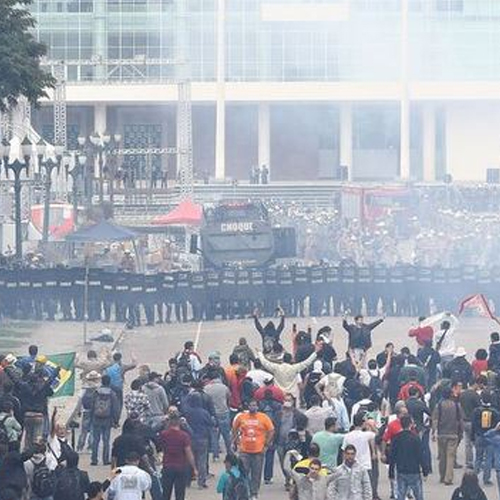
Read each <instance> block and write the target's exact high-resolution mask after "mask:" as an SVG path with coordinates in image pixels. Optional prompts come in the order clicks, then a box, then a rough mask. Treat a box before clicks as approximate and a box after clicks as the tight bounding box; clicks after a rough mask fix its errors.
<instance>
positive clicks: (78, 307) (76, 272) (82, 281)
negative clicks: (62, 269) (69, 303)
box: [70, 267, 88, 321]
mask: <svg viewBox="0 0 500 500" xmlns="http://www.w3.org/2000/svg"><path fill="white" fill-rule="evenodd" d="M70 274H71V275H72V286H71V288H70V291H71V292H72V299H73V305H74V307H75V319H76V321H83V319H84V316H85V313H86V312H87V313H88V296H87V297H86V296H85V295H86V291H85V289H86V287H87V281H88V275H87V270H86V269H85V268H84V267H75V268H73V269H71V270H70ZM85 299H87V303H85Z"/></svg>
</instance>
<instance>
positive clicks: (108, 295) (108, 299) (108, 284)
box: [101, 271, 116, 323]
mask: <svg viewBox="0 0 500 500" xmlns="http://www.w3.org/2000/svg"><path fill="white" fill-rule="evenodd" d="M115 277H116V273H112V272H110V271H103V273H102V275H101V283H102V309H103V313H104V321H105V322H106V323H108V322H109V321H111V310H112V308H113V303H114V300H115V293H116V292H115Z"/></svg>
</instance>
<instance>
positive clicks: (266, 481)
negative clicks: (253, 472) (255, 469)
mask: <svg viewBox="0 0 500 500" xmlns="http://www.w3.org/2000/svg"><path fill="white" fill-rule="evenodd" d="M264 484H273V480H272V479H264Z"/></svg>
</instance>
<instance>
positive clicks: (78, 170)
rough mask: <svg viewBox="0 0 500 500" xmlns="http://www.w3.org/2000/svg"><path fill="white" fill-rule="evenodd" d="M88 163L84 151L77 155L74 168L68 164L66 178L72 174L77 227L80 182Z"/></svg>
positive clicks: (75, 224)
mask: <svg viewBox="0 0 500 500" xmlns="http://www.w3.org/2000/svg"><path fill="white" fill-rule="evenodd" d="M86 163H87V156H86V155H85V154H83V153H82V154H79V155H77V157H76V162H75V164H74V165H73V168H72V169H70V168H69V165H66V178H67V177H68V176H70V177H71V179H72V181H73V185H72V186H71V198H72V199H71V202H72V203H73V225H74V226H75V228H76V226H77V225H78V182H79V181H80V179H82V178H83V177H84V172H85V164H86Z"/></svg>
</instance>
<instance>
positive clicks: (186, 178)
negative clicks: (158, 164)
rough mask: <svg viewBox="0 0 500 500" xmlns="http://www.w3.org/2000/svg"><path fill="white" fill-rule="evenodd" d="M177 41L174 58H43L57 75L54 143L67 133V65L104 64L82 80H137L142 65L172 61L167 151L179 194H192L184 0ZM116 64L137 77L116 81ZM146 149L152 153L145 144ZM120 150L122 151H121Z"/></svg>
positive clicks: (178, 13) (63, 139) (179, 4)
mask: <svg viewBox="0 0 500 500" xmlns="http://www.w3.org/2000/svg"><path fill="white" fill-rule="evenodd" d="M176 19H177V26H176V42H177V43H176V45H177V53H176V56H177V57H176V58H175V59H155V58H147V57H145V56H140V57H135V58H133V59H109V60H107V59H104V58H102V57H99V56H96V57H94V58H92V59H88V60H82V59H78V60H65V61H49V60H45V61H43V64H44V65H46V66H49V67H50V68H51V71H52V74H53V75H54V77H55V78H56V82H57V83H56V87H55V91H54V143H55V144H58V145H59V144H63V145H64V146H65V147H66V145H67V136H66V122H67V119H66V72H67V68H68V66H73V65H76V66H94V67H99V68H104V71H103V72H102V73H100V74H99V77H98V78H96V79H94V80H91V81H85V82H83V83H85V84H89V83H95V84H116V83H120V84H125V85H126V84H136V83H137V81H144V80H146V79H147V75H145V74H144V72H143V71H142V70H141V66H142V67H144V66H151V65H172V66H174V70H175V71H174V72H173V74H174V75H175V76H174V78H173V80H171V81H168V82H167V81H165V80H162V82H163V83H172V84H175V85H176V86H177V89H178V98H177V144H176V148H175V151H173V150H172V148H168V149H169V151H168V152H169V154H175V155H176V157H177V177H178V181H179V185H180V198H181V200H182V199H187V198H189V199H190V198H192V197H193V182H194V174H193V135H192V105H191V76H190V68H189V64H188V62H187V60H186V55H187V50H186V43H187V41H188V37H187V28H188V20H187V13H186V6H185V1H184V0H177V2H176ZM117 67H121V68H123V67H128V68H129V69H130V70H131V73H133V74H134V76H135V77H136V78H137V79H134V80H123V81H120V82H117V81H116V80H115V79H114V78H113V75H114V73H115V71H116V68H117ZM144 151H145V153H147V154H150V153H151V154H154V152H150V151H149V150H148V148H146V149H145V150H144ZM122 154H123V153H122Z"/></svg>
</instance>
